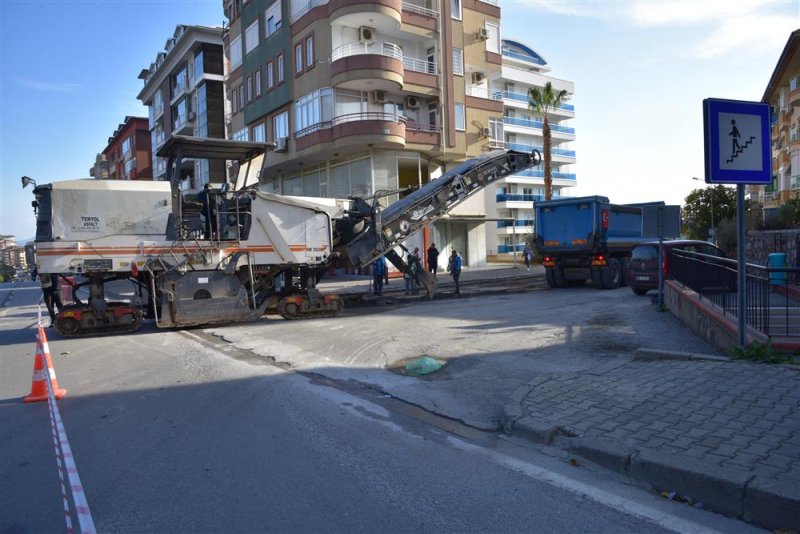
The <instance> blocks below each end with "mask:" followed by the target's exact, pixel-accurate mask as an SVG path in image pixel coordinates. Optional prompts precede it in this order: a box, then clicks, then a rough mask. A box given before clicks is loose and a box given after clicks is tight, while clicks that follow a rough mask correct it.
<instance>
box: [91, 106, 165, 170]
mask: <svg viewBox="0 0 800 534" xmlns="http://www.w3.org/2000/svg"><path fill="white" fill-rule="evenodd" d="M89 173H90V175H91V176H93V177H95V178H98V179H100V178H107V179H110V180H152V179H153V168H152V153H151V150H150V130H149V126H148V120H147V117H130V116H128V117H125V122H123V123H122V124H120V125H119V126H118V127H117V129H116V131H115V132H114V134H113V135H112V136H111V137H109V138H108V145H106V148H105V149H104V150H103V152H102V153H101V154H99V155H98V158H97V159H96V161H95V166H94V167H92V169H91V170H90V171H89Z"/></svg>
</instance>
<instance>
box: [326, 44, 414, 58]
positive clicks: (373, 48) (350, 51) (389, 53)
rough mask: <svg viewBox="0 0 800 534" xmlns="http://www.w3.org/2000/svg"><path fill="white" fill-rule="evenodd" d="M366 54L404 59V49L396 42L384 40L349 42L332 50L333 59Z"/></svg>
mask: <svg viewBox="0 0 800 534" xmlns="http://www.w3.org/2000/svg"><path fill="white" fill-rule="evenodd" d="M365 54H374V55H378V56H386V57H391V58H394V59H397V60H399V61H403V49H402V48H400V47H399V46H398V45H396V44H394V43H387V42H384V41H373V42H369V43H367V42H364V43H347V44H343V45H341V46H337V47H336V48H334V49H333V51H332V52H331V61H336V60H337V59H342V58H345V57H349V56H360V55H365Z"/></svg>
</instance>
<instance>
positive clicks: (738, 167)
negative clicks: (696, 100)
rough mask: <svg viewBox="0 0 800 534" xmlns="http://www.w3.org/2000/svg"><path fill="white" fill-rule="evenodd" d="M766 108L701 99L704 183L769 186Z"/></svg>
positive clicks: (757, 105)
mask: <svg viewBox="0 0 800 534" xmlns="http://www.w3.org/2000/svg"><path fill="white" fill-rule="evenodd" d="M769 127H770V125H769V106H768V105H767V104H763V103H761V102H742V101H739V100H722V99H718V98H706V99H705V100H703V129H704V131H705V151H706V183H707V184H759V185H768V184H770V183H772V157H771V150H770V135H769Z"/></svg>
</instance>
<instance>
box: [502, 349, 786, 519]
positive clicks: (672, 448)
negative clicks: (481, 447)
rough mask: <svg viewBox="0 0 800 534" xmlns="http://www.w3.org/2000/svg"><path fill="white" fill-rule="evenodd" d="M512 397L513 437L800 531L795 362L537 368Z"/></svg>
mask: <svg viewBox="0 0 800 534" xmlns="http://www.w3.org/2000/svg"><path fill="white" fill-rule="evenodd" d="M515 396H516V397H519V399H520V400H519V402H514V403H512V404H510V405H508V406H507V407H506V410H505V415H504V421H505V423H504V427H505V428H506V430H507V431H509V432H511V433H513V434H514V435H522V436H525V437H527V438H529V439H531V440H533V441H536V442H539V443H545V444H549V445H553V446H557V447H559V448H562V449H566V450H568V451H571V452H573V453H575V454H577V455H579V456H582V457H584V458H586V459H588V460H590V461H593V462H595V463H597V464H600V465H602V466H604V467H607V468H610V469H613V470H615V471H618V472H621V473H624V474H627V475H628V476H630V477H632V478H634V479H636V480H638V481H641V482H645V483H648V484H650V485H652V486H653V487H654V489H656V490H657V491H660V492H676V494H677V495H678V496H681V497H684V498H687V497H691V499H692V502H702V503H703V505H704V507H706V508H708V509H710V510H713V511H716V512H721V513H724V514H727V515H731V516H734V517H742V518H744V519H745V520H747V521H751V522H753V523H756V524H758V525H760V526H764V527H767V528H774V529H798V528H800V368H797V367H794V368H792V367H790V366H781V365H766V364H754V363H744V362H738V361H717V360H703V359H692V360H682V361H681V360H655V361H652V360H651V361H641V360H640V361H637V360H634V361H631V362H629V363H628V364H625V365H622V366H620V367H617V368H614V369H611V370H608V371H605V372H601V373H599V374H586V373H584V374H577V373H576V374H567V375H563V374H561V375H553V376H549V377H539V378H537V379H536V380H535V381H533V382H531V383H530V384H529V386H528V387H527V388H525V389H524V390H521V391H518V392H517V395H515Z"/></svg>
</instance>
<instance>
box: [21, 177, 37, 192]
mask: <svg viewBox="0 0 800 534" xmlns="http://www.w3.org/2000/svg"><path fill="white" fill-rule="evenodd" d="M21 180H22V189H25V188H26V187H28V186H29V185H31V184H33V187H36V180H34V179H33V178H31V177H30V176H23V177H22V178H21Z"/></svg>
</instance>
